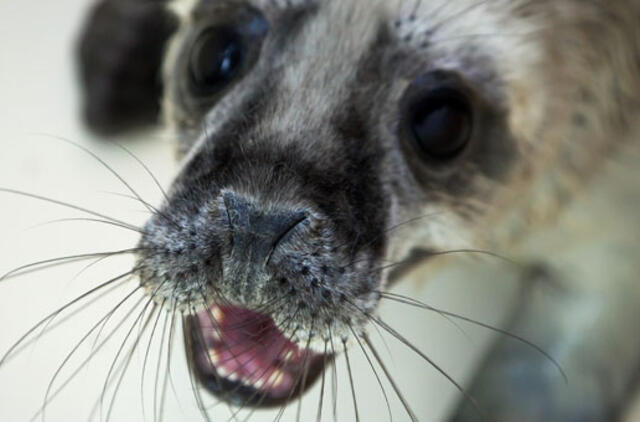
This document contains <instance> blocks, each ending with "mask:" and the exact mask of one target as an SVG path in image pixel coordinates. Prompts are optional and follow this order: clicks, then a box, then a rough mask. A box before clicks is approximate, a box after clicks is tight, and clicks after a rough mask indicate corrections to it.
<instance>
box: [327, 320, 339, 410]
mask: <svg viewBox="0 0 640 422" xmlns="http://www.w3.org/2000/svg"><path fill="white" fill-rule="evenodd" d="M329 344H331V354H332V355H333V356H335V355H336V348H335V346H334V344H333V334H332V333H331V327H329ZM336 366H337V360H334V361H333V363H332V365H331V400H332V402H333V420H334V422H337V421H338V371H337V368H336Z"/></svg>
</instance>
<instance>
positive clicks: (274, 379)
mask: <svg viewBox="0 0 640 422" xmlns="http://www.w3.org/2000/svg"><path fill="white" fill-rule="evenodd" d="M269 380H270V382H271V387H279V386H280V385H281V384H282V382H283V381H284V372H282V371H280V370H275V371H274V372H273V374H271V376H270V377H269Z"/></svg>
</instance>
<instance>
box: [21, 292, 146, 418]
mask: <svg viewBox="0 0 640 422" xmlns="http://www.w3.org/2000/svg"><path fill="white" fill-rule="evenodd" d="M133 293H135V291H134V292H133ZM141 302H142V299H141V300H139V301H138V302H137V303H136V304H135V305H134V306H133V307H132V308H131V309H130V310H129V311H128V312H127V314H126V316H125V318H123V319H122V320H121V321H120V322H119V323H118V324H117V325H116V327H115V329H114V330H112V331H111V333H109V335H107V337H106V338H105V339H104V340H102V342H101V343H100V344H99V345H97V346H96V348H95V349H94V350H93V352H92V353H90V354H89V356H88V357H87V358H86V359H85V360H84V361H82V363H80V365H78V367H77V368H76V369H75V370H74V371H73V372H72V373H71V375H69V376H68V377H67V378H66V379H65V380H64V381H63V382H62V384H60V386H59V387H58V388H57V389H56V390H55V391H54V392H53V393H52V394H50V395H49V398H48V399H47V401H46V402H45V403H44V406H46V405H48V404H49V403H51V402H52V401H53V400H54V399H55V398H56V397H57V396H58V395H59V394H60V393H61V392H62V391H63V390H64V389H65V388H66V387H67V386H68V385H69V384H70V383H71V381H73V380H74V378H75V377H76V376H77V375H78V374H79V373H80V371H82V369H83V368H84V367H85V366H86V365H87V364H88V363H89V362H90V361H91V360H92V359H93V358H94V357H95V356H96V355H97V352H98V351H99V350H101V349H102V348H103V347H104V346H105V345H106V344H107V343H108V342H109V340H111V338H113V336H114V335H115V334H116V333H117V332H118V330H119V329H120V328H121V327H122V326H123V325H124V323H125V322H126V320H127V319H128V318H129V317H130V316H131V315H133V311H135V309H136V308H137V307H138V304H140V303H141ZM105 317H106V316H105ZM100 324H101V321H98V323H97V324H96V326H98V325H100ZM44 406H41V407H40V409H39V410H38V411H37V412H36V413H35V414H34V416H33V417H32V418H31V419H30V421H31V422H33V421H35V420H36V418H37V417H38V416H39V415H40V414H41V413H42V412H43V411H44Z"/></svg>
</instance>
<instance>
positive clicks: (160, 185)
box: [114, 142, 169, 203]
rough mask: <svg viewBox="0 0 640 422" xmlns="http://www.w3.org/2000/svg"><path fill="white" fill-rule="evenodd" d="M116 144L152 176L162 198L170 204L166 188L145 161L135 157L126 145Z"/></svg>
mask: <svg viewBox="0 0 640 422" xmlns="http://www.w3.org/2000/svg"><path fill="white" fill-rule="evenodd" d="M114 144H115V145H116V146H117V147H118V148H120V149H122V150H123V151H124V152H126V153H127V154H128V155H129V156H130V157H131V158H133V159H134V160H136V161H137V162H138V164H140V165H141V166H142V168H143V169H144V170H145V171H146V172H147V174H148V175H149V176H151V179H153V182H154V183H155V184H156V186H157V187H158V189H159V190H160V192H161V193H162V196H164V199H165V201H167V203H168V202H169V196H167V192H166V191H165V190H164V188H163V187H162V184H160V182H159V181H158V179H157V178H156V176H155V174H153V172H152V171H151V169H149V167H148V166H147V165H146V164H145V163H144V161H142V160H141V159H140V158H139V157H138V156H137V155H135V154H134V153H133V152H132V151H131V150H129V149H128V148H127V147H125V146H124V145H122V144H120V143H118V142H114Z"/></svg>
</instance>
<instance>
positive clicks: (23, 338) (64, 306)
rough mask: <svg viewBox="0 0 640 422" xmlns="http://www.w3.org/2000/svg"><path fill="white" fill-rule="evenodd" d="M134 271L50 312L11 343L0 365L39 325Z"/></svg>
mask: <svg viewBox="0 0 640 422" xmlns="http://www.w3.org/2000/svg"><path fill="white" fill-rule="evenodd" d="M133 272H134V271H129V272H127V273H125V274H122V275H119V276H117V277H114V278H112V279H111V280H108V281H106V282H104V283H102V284H101V285H99V286H97V287H94V288H93V289H91V290H89V291H87V292H85V293H83V294H82V295H80V296H78V297H77V298H75V299H73V300H72V301H70V302H68V303H66V304H65V305H63V306H61V307H60V308H58V309H57V310H55V311H54V312H52V313H50V314H49V315H47V316H46V317H45V318H43V319H42V320H40V321H39V322H38V323H36V324H35V325H34V326H33V327H31V328H30V329H29V330H28V331H27V332H26V333H25V334H23V335H22V337H20V338H19V339H18V341H16V342H15V343H14V344H13V345H11V347H10V348H9V350H7V352H5V354H4V355H3V356H2V358H1V359H0V367H2V365H3V364H4V363H5V362H6V361H7V359H8V358H9V356H11V355H12V354H13V352H14V351H15V350H16V348H17V347H18V346H20V345H21V344H22V343H23V342H24V341H25V340H26V339H27V337H29V336H30V335H31V334H32V333H33V332H35V331H36V330H37V329H38V328H39V327H41V326H42V325H43V324H45V323H46V322H47V321H48V320H49V319H51V318H54V317H55V316H56V315H58V314H60V312H62V311H64V310H65V309H67V308H68V307H70V306H73V305H74V304H76V303H78V302H80V301H81V300H83V299H85V298H86V297H89V296H91V295H92V294H93V293H95V292H97V291H100V290H101V289H103V288H104V287H106V286H108V285H110V284H113V283H115V282H117V281H119V280H121V279H123V278H125V277H128V276H130V275H131V274H133Z"/></svg>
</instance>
